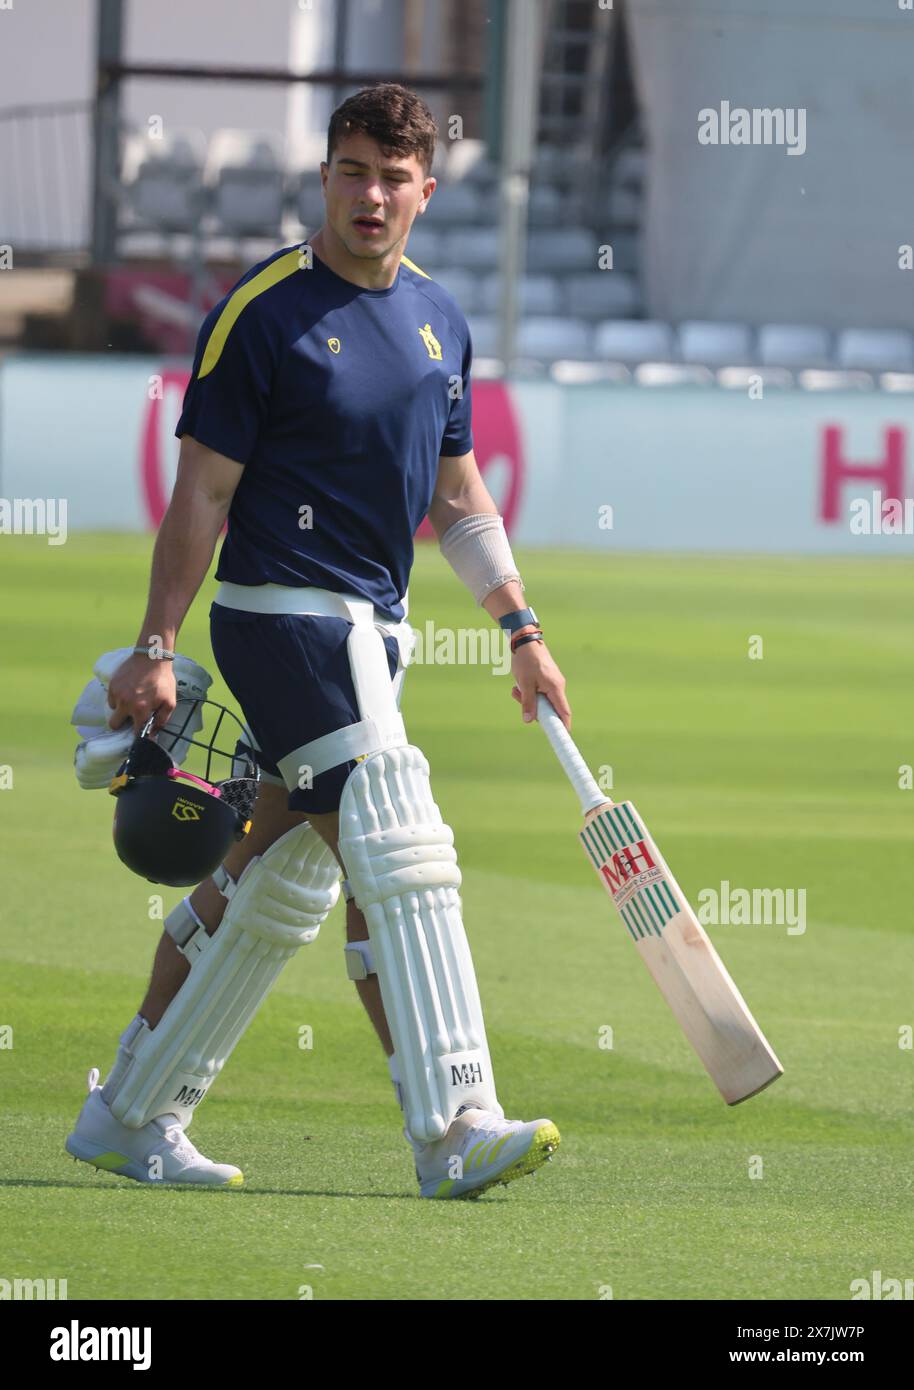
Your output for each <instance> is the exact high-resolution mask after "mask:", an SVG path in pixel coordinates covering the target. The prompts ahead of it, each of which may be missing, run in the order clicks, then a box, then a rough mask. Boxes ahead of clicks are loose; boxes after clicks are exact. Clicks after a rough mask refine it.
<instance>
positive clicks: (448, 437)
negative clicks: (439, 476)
mask: <svg viewBox="0 0 914 1390" xmlns="http://www.w3.org/2000/svg"><path fill="white" fill-rule="evenodd" d="M465 332H466V345H465V347H464V350H463V363H462V372H463V382H462V385H461V388H460V394H459V395H458V396H455V397H454V400H453V401H452V403H451V413H450V415H449V416H448V422H447V426H446V428H445V431H444V436H443V438H442V440H441V448H440V449H439V450H438V453H439V455H441V456H443V457H445V458H460V457H461V455H463V454H468V453H470V452H471V450H472V448H473V428H472V423H473V401H472V388H471V382H470V368H471V367H472V365H473V340H472V338H471V337H470V330H469V326H466V327H465Z"/></svg>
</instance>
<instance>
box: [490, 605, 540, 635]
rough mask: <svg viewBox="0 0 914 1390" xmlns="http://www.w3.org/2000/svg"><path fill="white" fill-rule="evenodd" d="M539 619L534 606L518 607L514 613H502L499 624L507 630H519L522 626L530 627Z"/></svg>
mask: <svg viewBox="0 0 914 1390" xmlns="http://www.w3.org/2000/svg"><path fill="white" fill-rule="evenodd" d="M538 621H539V619H538V618H537V616H536V614H535V613H534V611H533V609H532V608H516V609H515V610H514V612H513V613H502V615H501V617H500V618H499V620H498V625H499V627H501V628H503V629H504V631H505V632H519V631H520V629H521V628H522V627H529V626H530V624H531V623H536V622H538Z"/></svg>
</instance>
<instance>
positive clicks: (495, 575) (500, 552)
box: [441, 512, 524, 604]
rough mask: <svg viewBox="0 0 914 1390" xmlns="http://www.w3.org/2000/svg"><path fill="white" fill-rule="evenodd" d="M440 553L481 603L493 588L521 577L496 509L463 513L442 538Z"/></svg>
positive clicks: (519, 581)
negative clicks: (474, 514)
mask: <svg viewBox="0 0 914 1390" xmlns="http://www.w3.org/2000/svg"><path fill="white" fill-rule="evenodd" d="M441 553H442V555H443V556H444V558H445V559H446V560H447V562H448V564H449V565H450V566H451V568H452V569H453V571H454V573H455V574H456V575H457V577H458V579H462V580H463V582H464V584H466V586H467V588H468V589H469V590H470V591H471V593H472V594H473V596H474V597H475V599H476V602H477V603H479V604H481V603H482V601H483V599H484V598H486V597H487V596H488V595H489V594H490V593H491V592H492V590H493V589H497V588H499V587H500V585H502V584H507V582H508V580H509V579H516V580H517V582H518V583H519V584H520V586H521V588H522V589H523V587H524V586H523V583H522V582H521V577H520V575H519V574H518V572H517V566H516V565H515V563H514V556H513V555H512V554H511V547H510V545H509V544H508V537H507V535H506V534H505V523H504V521H503V519H502V518H501V517H500V516H499V515H498V514H497V513H496V512H480V513H479V514H478V515H476V516H464V517H461V518H460V520H459V521H455V522H454V525H453V526H449V527H448V529H447V530H446V531H445V533H444V535H443V536H442V537H441Z"/></svg>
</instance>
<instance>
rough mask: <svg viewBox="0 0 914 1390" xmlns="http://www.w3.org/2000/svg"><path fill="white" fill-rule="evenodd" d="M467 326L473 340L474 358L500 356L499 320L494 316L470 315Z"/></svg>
mask: <svg viewBox="0 0 914 1390" xmlns="http://www.w3.org/2000/svg"><path fill="white" fill-rule="evenodd" d="M467 326H468V327H469V330H470V337H471V339H472V340H473V356H474V357H496V356H497V355H498V320H497V319H496V318H495V317H494V315H492V314H468V315H467Z"/></svg>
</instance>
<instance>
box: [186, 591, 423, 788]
mask: <svg viewBox="0 0 914 1390" xmlns="http://www.w3.org/2000/svg"><path fill="white" fill-rule="evenodd" d="M209 618H210V624H209V629H210V642H211V644H212V648H213V656H214V657H215V658H216V665H217V666H218V667H219V670H220V672H221V674H222V677H223V679H224V681H225V683H226V685H227V686H228V688H229V690H230V691H231V692H232V694H233V695H234V697H235V699H236V700H237V702H238V705H239V707H240V710H241V717H242V719H243V720H244V722H245V724H246V725H247V727H248V728H249V729H250V731H251V733H252V734H253V736H254V738H255V740H256V741H257V744H258V748H257V749H255V750H253V751H254V753H255V756H256V759H257V763H258V765H259V766H260V768H261V769H262V771H264V772H268V773H271V774H272V775H273V776H274V777H277V778H280V780H282V779H281V774H280V771H279V759H280V758H284V757H286V755H287V754H289V753H293V752H294V751H295V749H296V748H301V746H302V745H303V744H305V743H310V742H311V740H312V739H315V738H320V737H321V736H322V735H323V734H329V733H333V732H334V731H335V730H336V729H342V728H345V726H346V725H347V724H354V723H356V722H357V721H358V720H359V719H360V717H361V716H360V714H359V707H358V702H357V700H356V695H355V687H354V686H353V684H352V673H351V671H350V669H349V654H348V652H347V650H346V639H347V638H348V636H349V633H350V632H351V630H352V624H351V623H350V622H348V621H347V620H346V619H345V618H326V617H323V616H317V615H314V614H311V613H247V612H243V611H242V610H241V609H240V608H227V607H225V605H224V604H221V603H213V604H212V606H211V607H210V610H209ZM383 640H384V646H385V648H386V649H387V663H388V665H389V667H390V676H391V680H393V678H394V676H395V675H396V674H397V668H398V666H399V661H400V653H399V648H398V647H397V641H396V638H394V637H384V638H383ZM354 767H355V762H354V761H351V762H347V763H340V764H339V766H338V767H331V768H328V769H327V771H326V772H320V773H318V774H317V776H316V777H315V778H314V783H313V785H312V786H311V787H309V788H307V789H305V788H300V787H297V788H296V789H295V790H294V791H291V792H289V810H290V811H301V812H304V813H307V812H311V813H312V814H313V815H321V814H323V813H325V812H329V811H338V810H339V808H340V797H341V796H342V791H343V784H344V783H345V781H346V778H347V777H348V776H349V774H350V772H351V771H352V769H353V768H354Z"/></svg>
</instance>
